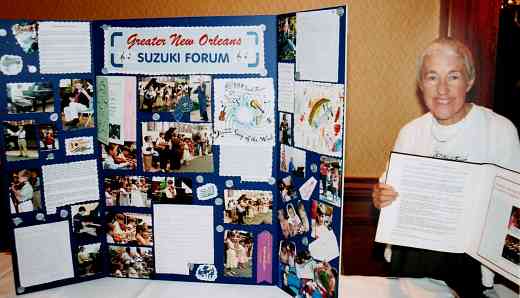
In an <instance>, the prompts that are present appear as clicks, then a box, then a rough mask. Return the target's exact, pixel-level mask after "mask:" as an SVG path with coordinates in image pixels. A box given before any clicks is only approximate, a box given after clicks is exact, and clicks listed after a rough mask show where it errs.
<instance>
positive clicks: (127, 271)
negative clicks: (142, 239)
mask: <svg viewBox="0 0 520 298" xmlns="http://www.w3.org/2000/svg"><path fill="white" fill-rule="evenodd" d="M108 256H109V258H110V264H109V266H110V275H111V276H114V277H130V278H150V277H151V275H152V274H153V252H152V248H151V247H130V246H113V245H110V246H108Z"/></svg>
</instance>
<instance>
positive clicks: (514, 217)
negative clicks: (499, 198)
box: [507, 207, 520, 230]
mask: <svg viewBox="0 0 520 298" xmlns="http://www.w3.org/2000/svg"><path fill="white" fill-rule="evenodd" d="M507 227H508V228H509V229H513V228H515V229H518V230H520V208H516V207H513V210H512V211H511V217H510V218H509V224H508V225H507Z"/></svg>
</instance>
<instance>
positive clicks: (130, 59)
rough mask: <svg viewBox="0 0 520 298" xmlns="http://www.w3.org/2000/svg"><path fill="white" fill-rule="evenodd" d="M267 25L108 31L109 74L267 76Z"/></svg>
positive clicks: (109, 29) (117, 29) (106, 32)
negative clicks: (265, 35) (254, 74)
mask: <svg viewBox="0 0 520 298" xmlns="http://www.w3.org/2000/svg"><path fill="white" fill-rule="evenodd" d="M264 29H265V26H263V25H262V26H234V27H225V26H215V27H145V28H129V27H108V26H107V27H106V28H105V51H104V53H105V70H106V73H142V74H174V73H175V74H195V73H206V74H215V73H235V74H238V73H258V74H265V73H266V69H265V63H264Z"/></svg>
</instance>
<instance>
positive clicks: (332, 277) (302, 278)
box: [280, 250, 339, 298]
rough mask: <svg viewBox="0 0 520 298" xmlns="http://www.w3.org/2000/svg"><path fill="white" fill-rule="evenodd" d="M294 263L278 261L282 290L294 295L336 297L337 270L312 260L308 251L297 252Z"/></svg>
mask: <svg viewBox="0 0 520 298" xmlns="http://www.w3.org/2000/svg"><path fill="white" fill-rule="evenodd" d="M294 259H295V261H294V264H292V265H291V264H285V263H283V262H280V281H281V284H282V290H284V291H285V292H287V293H288V294H290V295H291V296H294V297H320V298H336V297H337V285H338V277H339V276H338V270H336V268H333V267H332V266H331V265H330V264H329V263H328V262H320V261H316V260H314V259H313V258H312V257H311V255H310V253H309V251H307V250H304V251H301V252H299V253H298V254H297V255H296V257H295V258H294Z"/></svg>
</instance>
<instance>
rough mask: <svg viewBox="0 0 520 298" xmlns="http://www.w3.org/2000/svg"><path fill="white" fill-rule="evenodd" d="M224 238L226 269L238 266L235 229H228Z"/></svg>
mask: <svg viewBox="0 0 520 298" xmlns="http://www.w3.org/2000/svg"><path fill="white" fill-rule="evenodd" d="M226 236H227V237H226V240H225V241H224V245H225V250H226V269H230V270H233V269H236V268H238V253H237V248H238V236H237V235H236V232H235V231H228V233H227V234H226Z"/></svg>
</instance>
